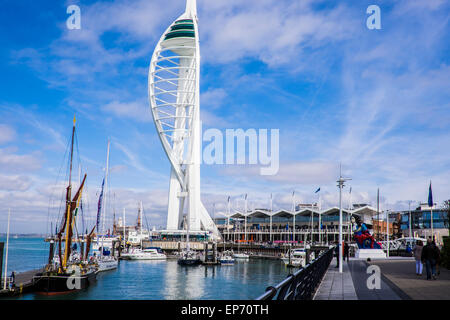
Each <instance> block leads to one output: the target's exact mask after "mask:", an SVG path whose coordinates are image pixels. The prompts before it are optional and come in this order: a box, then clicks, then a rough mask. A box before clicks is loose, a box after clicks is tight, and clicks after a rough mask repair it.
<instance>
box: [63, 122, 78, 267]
mask: <svg viewBox="0 0 450 320" xmlns="http://www.w3.org/2000/svg"><path fill="white" fill-rule="evenodd" d="M75 123H76V119H75V116H74V117H73V127H72V142H71V145H70V169H69V185H68V187H67V193H66V230H65V232H66V245H65V248H64V260H63V262H62V268H63V269H65V268H66V266H67V260H68V259H69V255H70V237H71V235H70V230H71V228H72V217H71V212H70V210H71V207H72V206H71V204H72V201H71V197H72V195H71V193H72V161H73V141H74V137H75Z"/></svg>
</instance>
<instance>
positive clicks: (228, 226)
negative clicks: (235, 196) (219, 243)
mask: <svg viewBox="0 0 450 320" xmlns="http://www.w3.org/2000/svg"><path fill="white" fill-rule="evenodd" d="M230 214H231V204H230V197H228V214H227V235H228V241H230Z"/></svg>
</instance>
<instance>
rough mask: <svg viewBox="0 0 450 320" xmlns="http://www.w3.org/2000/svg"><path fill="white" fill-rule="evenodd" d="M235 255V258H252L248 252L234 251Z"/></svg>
mask: <svg viewBox="0 0 450 320" xmlns="http://www.w3.org/2000/svg"><path fill="white" fill-rule="evenodd" d="M233 257H234V258H235V259H249V258H250V256H249V255H248V254H246V253H234V254H233Z"/></svg>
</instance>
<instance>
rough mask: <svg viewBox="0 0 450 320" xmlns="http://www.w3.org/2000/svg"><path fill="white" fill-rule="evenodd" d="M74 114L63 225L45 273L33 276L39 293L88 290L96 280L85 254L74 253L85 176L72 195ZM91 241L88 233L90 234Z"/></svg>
mask: <svg viewBox="0 0 450 320" xmlns="http://www.w3.org/2000/svg"><path fill="white" fill-rule="evenodd" d="M75 123H76V120H75V117H74V119H73V128H72V143H71V147H70V171H69V182H68V186H67V189H66V207H65V214H64V217H63V218H62V223H61V227H60V228H59V232H58V233H57V235H56V237H57V241H58V245H59V247H58V254H57V256H56V257H54V256H53V245H52V244H51V245H50V259H49V260H50V261H49V263H48V264H47V266H46V267H45V271H44V272H40V273H37V274H36V275H35V276H34V277H33V283H34V286H35V289H36V291H37V292H38V293H44V294H49V295H50V294H61V293H68V292H72V291H76V290H80V289H85V288H87V287H88V286H89V284H90V283H91V282H93V281H95V278H96V272H95V271H96V269H95V268H94V267H93V266H92V265H89V264H87V263H86V261H85V260H83V259H82V257H79V256H78V255H76V254H74V255H72V254H71V253H72V236H73V226H74V224H75V217H76V213H77V210H78V207H79V205H80V201H81V194H82V192H83V188H84V183H85V182H86V175H84V178H83V180H82V182H81V184H80V186H79V189H78V191H77V192H76V194H75V196H74V197H73V198H72V194H71V193H72V160H73V144H74V136H75ZM63 236H64V243H65V244H64V254H63V253H62V243H63ZM88 240H89V236H88Z"/></svg>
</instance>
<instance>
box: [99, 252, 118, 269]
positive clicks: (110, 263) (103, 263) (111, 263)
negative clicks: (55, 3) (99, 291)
mask: <svg viewBox="0 0 450 320" xmlns="http://www.w3.org/2000/svg"><path fill="white" fill-rule="evenodd" d="M96 264H97V272H102V271H108V270H113V269H117V266H118V265H119V261H118V260H117V259H116V258H114V257H112V256H100V257H98V259H97V260H96Z"/></svg>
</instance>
